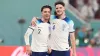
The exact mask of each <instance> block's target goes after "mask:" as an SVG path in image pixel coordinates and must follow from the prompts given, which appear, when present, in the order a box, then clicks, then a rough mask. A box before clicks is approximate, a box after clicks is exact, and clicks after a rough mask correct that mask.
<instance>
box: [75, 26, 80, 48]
mask: <svg viewBox="0 0 100 56" xmlns="http://www.w3.org/2000/svg"><path fill="white" fill-rule="evenodd" d="M79 30H80V28H79V27H77V28H76V29H75V38H76V46H77V47H78V46H79V39H78V32H79Z"/></svg>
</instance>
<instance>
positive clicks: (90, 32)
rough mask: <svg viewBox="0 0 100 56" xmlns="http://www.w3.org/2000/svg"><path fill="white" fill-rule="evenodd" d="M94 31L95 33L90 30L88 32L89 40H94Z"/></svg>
mask: <svg viewBox="0 0 100 56" xmlns="http://www.w3.org/2000/svg"><path fill="white" fill-rule="evenodd" d="M93 31H94V29H90V30H88V31H87V35H86V38H89V39H91V38H93Z"/></svg>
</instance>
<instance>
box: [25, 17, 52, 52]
mask: <svg viewBox="0 0 100 56" xmlns="http://www.w3.org/2000/svg"><path fill="white" fill-rule="evenodd" d="M49 29H50V24H49V23H43V21H42V20H41V19H39V20H37V25H36V26H35V27H29V28H28V30H27V32H26V34H28V33H30V32H31V33H32V42H31V49H32V51H34V52H47V51H48V40H49V34H50V30H49ZM30 30H31V31H30ZM27 38H29V35H28V36H27V37H26V39H27ZM25 42H26V44H27V45H28V44H29V39H28V40H27V41H25Z"/></svg>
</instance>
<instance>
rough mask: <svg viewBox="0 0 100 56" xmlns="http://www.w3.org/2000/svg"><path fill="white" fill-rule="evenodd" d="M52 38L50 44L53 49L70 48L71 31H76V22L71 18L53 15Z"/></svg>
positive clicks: (62, 49)
mask: <svg viewBox="0 0 100 56" xmlns="http://www.w3.org/2000/svg"><path fill="white" fill-rule="evenodd" d="M50 23H51V39H50V42H51V43H50V46H51V48H52V49H53V50H58V51H66V50H69V41H68V38H69V33H70V32H74V27H73V26H74V23H73V21H72V20H70V19H69V18H67V17H66V18H64V19H57V17H56V16H51V21H50Z"/></svg>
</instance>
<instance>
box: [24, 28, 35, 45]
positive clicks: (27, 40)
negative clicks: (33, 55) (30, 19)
mask: <svg viewBox="0 0 100 56" xmlns="http://www.w3.org/2000/svg"><path fill="white" fill-rule="evenodd" d="M33 31H34V28H33V27H31V26H29V28H28V29H27V31H26V33H25V35H24V39H25V43H26V45H30V44H29V36H30V34H31V33H32V32H33Z"/></svg>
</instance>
